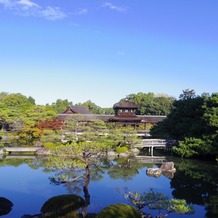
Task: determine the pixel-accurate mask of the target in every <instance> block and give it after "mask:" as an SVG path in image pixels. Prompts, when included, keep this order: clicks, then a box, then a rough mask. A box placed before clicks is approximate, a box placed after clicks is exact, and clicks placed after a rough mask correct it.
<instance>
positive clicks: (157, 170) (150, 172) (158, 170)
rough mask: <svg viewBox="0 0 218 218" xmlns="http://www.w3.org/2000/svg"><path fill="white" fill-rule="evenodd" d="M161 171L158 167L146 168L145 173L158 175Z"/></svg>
mask: <svg viewBox="0 0 218 218" xmlns="http://www.w3.org/2000/svg"><path fill="white" fill-rule="evenodd" d="M161 173H162V170H161V169H160V168H148V169H147V170H146V174H147V175H148V176H154V177H159V176H160V175H161Z"/></svg>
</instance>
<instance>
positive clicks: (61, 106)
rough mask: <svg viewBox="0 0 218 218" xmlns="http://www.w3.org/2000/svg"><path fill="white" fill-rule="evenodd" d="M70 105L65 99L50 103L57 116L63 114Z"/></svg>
mask: <svg viewBox="0 0 218 218" xmlns="http://www.w3.org/2000/svg"><path fill="white" fill-rule="evenodd" d="M72 104H73V103H72V101H70V102H69V101H68V100H67V99H65V100H61V99H57V100H56V102H55V103H52V107H53V109H54V110H55V112H56V113H57V114H60V113H63V112H64V111H65V110H66V109H67V108H68V107H69V106H71V105H72Z"/></svg>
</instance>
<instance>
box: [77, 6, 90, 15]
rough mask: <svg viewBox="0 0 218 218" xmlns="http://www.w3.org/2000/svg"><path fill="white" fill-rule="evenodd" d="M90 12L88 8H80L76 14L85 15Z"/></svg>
mask: <svg viewBox="0 0 218 218" xmlns="http://www.w3.org/2000/svg"><path fill="white" fill-rule="evenodd" d="M87 13H88V9H86V8H80V9H79V10H77V11H76V12H75V13H74V15H84V14H87Z"/></svg>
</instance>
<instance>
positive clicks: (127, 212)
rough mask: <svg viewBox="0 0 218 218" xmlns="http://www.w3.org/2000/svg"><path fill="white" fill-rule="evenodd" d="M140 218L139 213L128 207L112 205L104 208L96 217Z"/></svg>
mask: <svg viewBox="0 0 218 218" xmlns="http://www.w3.org/2000/svg"><path fill="white" fill-rule="evenodd" d="M126 217H128V218H141V215H140V213H138V212H137V211H136V209H135V208H134V207H132V206H130V205H126V204H114V205H110V206H108V207H105V208H104V209H103V210H102V211H101V212H100V213H99V214H98V215H97V218H126Z"/></svg>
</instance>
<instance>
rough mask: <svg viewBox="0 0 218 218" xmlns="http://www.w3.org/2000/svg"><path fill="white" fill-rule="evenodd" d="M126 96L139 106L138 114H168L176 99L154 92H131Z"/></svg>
mask: <svg viewBox="0 0 218 218" xmlns="http://www.w3.org/2000/svg"><path fill="white" fill-rule="evenodd" d="M126 98H127V99H128V100H129V101H131V102H132V103H134V104H136V105H138V106H139V108H138V109H137V111H136V114H138V115H168V114H169V113H170V111H171V109H172V104H173V101H174V100H175V99H174V98H172V97H169V96H167V95H163V94H158V95H155V94H154V93H152V92H149V93H142V92H139V93H137V94H130V95H128V96H127V97H126ZM122 100H124V99H122Z"/></svg>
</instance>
